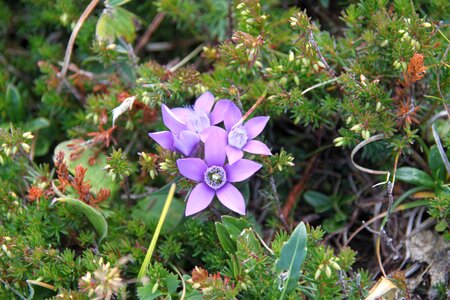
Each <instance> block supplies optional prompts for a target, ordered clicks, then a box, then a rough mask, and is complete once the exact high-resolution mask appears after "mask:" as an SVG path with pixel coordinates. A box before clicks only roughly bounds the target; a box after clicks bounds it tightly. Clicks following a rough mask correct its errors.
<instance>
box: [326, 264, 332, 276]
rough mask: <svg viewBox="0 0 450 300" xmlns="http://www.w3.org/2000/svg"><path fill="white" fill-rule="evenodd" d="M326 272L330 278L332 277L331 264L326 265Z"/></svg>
mask: <svg viewBox="0 0 450 300" xmlns="http://www.w3.org/2000/svg"><path fill="white" fill-rule="evenodd" d="M325 274H326V275H327V277H328V278H330V277H331V268H330V266H326V267H325Z"/></svg>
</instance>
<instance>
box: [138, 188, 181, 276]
mask: <svg viewBox="0 0 450 300" xmlns="http://www.w3.org/2000/svg"><path fill="white" fill-rule="evenodd" d="M175 188H176V184H175V183H173V184H172V185H171V186H170V190H169V194H168V195H167V198H166V203H164V208H163V210H162V212H161V217H160V218H159V221H158V225H157V226H156V229H155V233H154V234H153V237H152V241H151V242H150V246H149V247H148V250H147V254H146V255H145V259H144V262H143V263H142V266H141V269H140V270H139V274H138V280H139V281H140V280H141V279H142V278H143V277H144V276H145V274H146V273H147V269H148V265H149V264H150V260H151V259H152V255H153V251H154V250H155V247H156V242H157V241H158V237H159V233H160V232H161V228H162V226H163V224H164V221H165V220H166V216H167V212H168V211H169V207H170V203H172V199H173V195H174V194H175Z"/></svg>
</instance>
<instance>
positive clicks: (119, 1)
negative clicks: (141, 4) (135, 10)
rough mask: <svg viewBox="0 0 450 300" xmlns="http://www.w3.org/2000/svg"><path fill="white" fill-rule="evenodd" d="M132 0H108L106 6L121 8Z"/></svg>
mask: <svg viewBox="0 0 450 300" xmlns="http://www.w3.org/2000/svg"><path fill="white" fill-rule="evenodd" d="M130 1H131V0H106V1H105V6H121V5H124V4H126V3H128V2H130Z"/></svg>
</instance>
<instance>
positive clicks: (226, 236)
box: [216, 222, 236, 257]
mask: <svg viewBox="0 0 450 300" xmlns="http://www.w3.org/2000/svg"><path fill="white" fill-rule="evenodd" d="M216 232H217V237H218V238H219V241H220V244H221V245H222V248H223V250H225V252H226V253H227V254H228V256H230V257H233V256H234V255H235V254H236V242H235V241H233V240H232V239H231V237H230V233H229V232H228V231H227V229H226V228H225V226H224V225H223V224H222V223H219V222H216Z"/></svg>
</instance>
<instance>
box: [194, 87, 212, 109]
mask: <svg viewBox="0 0 450 300" xmlns="http://www.w3.org/2000/svg"><path fill="white" fill-rule="evenodd" d="M213 105H214V95H213V94H211V92H205V93H203V95H201V96H200V97H198V99H197V100H195V104H194V110H195V111H200V110H202V111H204V112H206V113H208V114H209V113H210V112H211V109H212V107H213Z"/></svg>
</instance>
